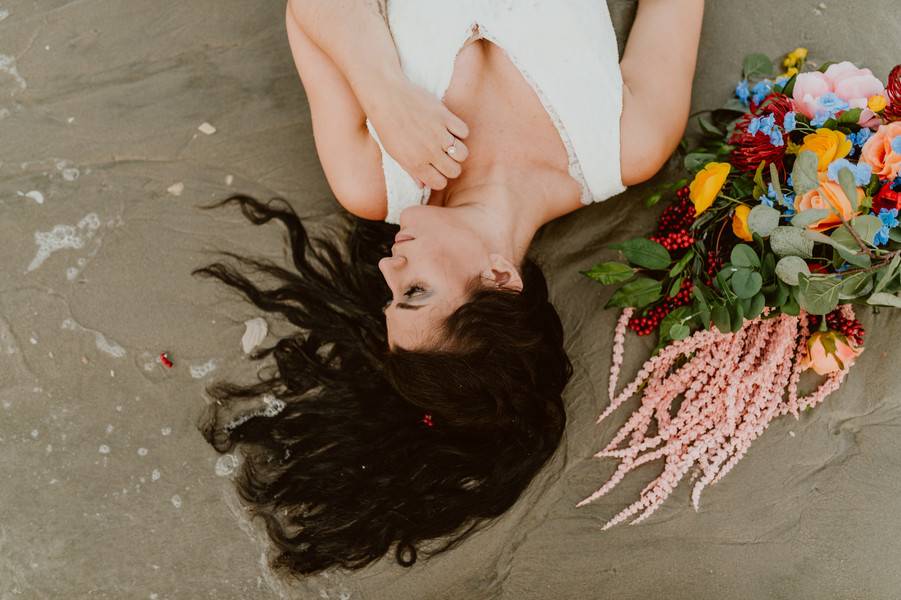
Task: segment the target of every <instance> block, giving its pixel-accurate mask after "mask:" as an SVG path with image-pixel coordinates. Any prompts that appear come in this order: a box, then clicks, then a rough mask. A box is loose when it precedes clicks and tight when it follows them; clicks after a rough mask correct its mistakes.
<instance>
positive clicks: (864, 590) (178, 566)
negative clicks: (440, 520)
mask: <svg viewBox="0 0 901 600" xmlns="http://www.w3.org/2000/svg"><path fill="white" fill-rule="evenodd" d="M707 5H708V7H707V15H706V18H705V24H704V33H703V40H702V43H701V50H700V59H699V65H698V71H697V77H696V82H695V91H694V103H693V104H694V109H695V110H699V109H702V108H714V107H716V106H718V105H720V104H721V103H722V102H723V101H725V100H726V98H727V97H728V96H729V95H730V94H731V90H732V89H733V87H734V85H735V82H736V79H737V76H738V74H739V73H740V68H741V62H742V58H743V56H744V55H745V54H747V53H750V52H758V51H759V52H764V53H766V54H768V55H770V56H772V57H778V56H781V55H782V54H784V53H785V52H787V51H790V50H792V49H793V48H794V47H795V46H806V47H808V48H809V49H810V56H811V58H812V59H813V60H815V61H818V62H823V61H826V60H851V61H854V62H855V63H857V64H858V65H863V66H869V67H871V68H872V69H873V71H874V72H875V74H876V75H877V76H878V77H880V78H882V79H883V80H884V78H885V76H886V75H887V74H888V71H889V70H890V68H891V67H892V66H893V65H895V64H896V63H899V62H901V37H899V36H898V32H899V31H901V11H899V10H898V5H897V0H860V1H855V2H853V3H840V2H837V1H835V0H832V1H829V2H826V3H818V2H814V1H812V0H800V1H798V2H792V3H786V2H781V1H779V0H764V1H757V2H751V1H739V0H715V1H711V2H708V3H707ZM609 6H610V9H611V13H612V15H613V18H614V22H615V26H616V30H617V32H618V34H619V38H620V39H619V41H620V47H622V44H623V42H624V41H625V34H626V32H627V31H628V27H629V24H630V23H631V19H632V17H633V15H634V11H635V6H636V2H635V1H634V0H611V1H610V3H609ZM852 6H853V7H852ZM659 180H660V178H658V181H659ZM650 187H651V184H649V185H647V186H641V187H637V188H634V189H631V190H629V191H628V192H627V193H625V194H623V195H621V196H619V197H616V198H613V199H611V200H609V201H607V202H605V203H602V204H599V205H594V206H591V207H588V208H585V209H582V210H580V211H578V213H577V214H572V215H569V216H568V217H566V218H563V219H560V220H558V221H555V222H553V223H551V224H550V225H548V226H547V227H546V228H545V229H544V230H542V231H541V232H540V235H539V237H538V239H537V240H536V243H535V254H536V256H537V257H538V258H539V260H540V262H541V263H542V264H543V265H544V267H545V273H546V274H547V276H548V281H549V286H550V288H551V293H552V296H553V299H554V302H555V304H556V306H557V307H558V310H559V312H560V315H561V318H562V320H563V322H564V326H565V328H566V333H567V339H568V352H569V354H570V357H571V359H572V361H573V364H574V367H575V375H574V377H573V379H572V381H571V383H570V385H569V387H568V388H567V391H566V394H565V402H566V406H567V415H568V416H567V419H568V422H567V429H566V434H565V436H564V439H563V441H562V443H561V447H560V449H559V451H558V452H557V454H556V455H555V456H554V457H553V459H552V460H551V461H550V463H549V464H548V466H547V467H546V469H544V470H543V471H542V473H541V474H540V475H539V476H538V477H537V478H536V479H535V482H534V484H533V485H532V486H531V487H530V488H529V490H528V491H527V493H526V494H525V495H524V496H523V497H522V498H521V500H520V501H519V502H518V503H517V504H516V506H515V507H514V508H513V509H511V510H510V511H509V512H508V513H507V514H506V515H504V517H503V518H502V519H500V520H499V521H498V522H497V523H496V524H494V526H492V527H491V528H489V529H486V530H485V531H483V532H481V533H479V534H478V535H476V536H475V537H473V538H471V539H470V540H469V541H467V542H466V543H465V544H464V545H463V546H461V547H460V548H458V549H456V550H454V551H451V552H449V553H446V554H444V555H442V556H440V557H438V558H436V559H434V560H432V561H429V562H420V563H417V564H416V565H415V566H414V567H413V568H412V569H403V568H401V567H399V566H398V565H396V564H395V563H394V561H393V558H392V555H389V556H388V557H387V558H385V559H384V560H382V561H380V562H378V563H376V564H374V565H372V566H371V567H370V568H367V569H366V570H363V571H359V572H355V573H342V572H331V573H324V574H321V575H319V576H316V577H310V578H308V579H307V580H305V581H304V582H301V583H289V582H285V581H281V580H279V579H278V578H277V577H275V576H274V575H273V573H272V572H271V571H270V570H269V569H268V567H267V566H266V549H267V547H268V545H267V543H266V542H267V540H266V537H265V534H264V533H263V532H262V530H261V529H260V524H259V523H254V522H251V521H249V520H248V519H247V517H246V514H245V512H246V511H245V510H244V509H243V508H242V506H241V504H240V502H239V501H238V499H237V497H236V496H235V493H234V491H233V487H232V483H231V479H230V478H231V477H232V475H233V474H234V472H235V468H236V467H237V465H238V461H239V459H238V457H237V455H235V454H228V455H219V454H217V453H216V452H215V451H214V450H213V449H212V448H211V447H210V446H209V445H208V444H207V443H206V442H205V441H204V440H203V438H202V437H201V435H200V433H199V432H198V430H197V428H196V426H195V422H196V420H197V418H198V416H199V415H200V414H201V412H202V409H203V407H204V406H205V403H206V402H207V401H208V400H207V399H206V398H205V396H204V391H203V390H204V388H205V387H206V386H208V385H210V384H211V383H213V382H214V381H217V380H220V379H231V380H237V381H245V382H246V381H250V380H251V378H252V377H253V376H254V372H255V369H256V365H255V364H253V363H252V361H250V360H249V359H248V358H247V355H246V354H245V352H244V349H243V348H242V336H243V335H244V333H245V321H248V320H251V319H254V318H257V317H264V318H266V319H267V322H268V326H269V333H268V337H266V338H265V341H264V344H268V343H272V342H273V341H274V340H275V339H277V338H278V336H279V334H280V333H282V334H284V333H285V332H287V331H289V328H286V326H285V324H284V323H277V322H274V321H273V320H272V319H271V318H270V317H269V316H268V315H263V314H260V312H259V311H258V310H256V309H255V308H254V307H253V306H251V305H250V304H248V303H246V302H244V301H243V300H242V299H241V298H240V297H238V296H237V295H236V294H234V293H233V292H231V291H229V290H228V289H226V288H224V286H222V285H219V284H217V283H215V282H213V281H210V280H203V279H199V278H195V277H192V276H191V275H190V272H191V270H192V269H195V268H197V267H199V266H202V265H205V264H208V263H209V262H212V261H213V260H214V259H216V258H217V256H216V254H215V252H216V251H217V250H229V251H233V252H237V253H240V254H243V255H248V256H257V257H266V258H271V259H273V260H276V261H284V260H285V255H284V248H285V236H284V231H283V229H282V228H281V227H280V226H279V225H278V224H269V225H264V226H259V227H256V226H254V225H252V224H250V223H249V222H248V221H246V220H245V219H244V217H243V216H242V215H241V214H240V213H239V211H237V210H236V209H234V208H222V209H217V210H214V211H204V210H201V209H200V208H199V206H201V205H204V204H208V203H210V202H212V201H215V200H217V199H221V198H224V197H226V196H227V195H230V194H233V193H237V192H241V193H245V194H249V195H252V196H255V197H257V198H260V199H268V198H270V197H274V196H279V197H283V198H285V199H287V200H289V201H290V202H291V204H292V206H293V207H294V208H295V210H296V211H297V212H298V213H299V214H300V215H301V216H302V217H304V218H305V219H306V220H307V221H306V222H308V223H309V224H311V226H312V227H314V228H315V227H318V226H319V225H323V226H326V225H328V224H329V223H331V222H334V221H335V219H336V217H337V215H338V213H339V210H340V209H339V207H338V205H337V204H336V203H335V201H334V200H333V198H332V196H331V193H330V191H329V188H328V185H327V183H326V180H325V178H324V176H323V173H322V170H321V167H320V165H319V161H318V159H317V156H316V152H315V148H314V145H313V137H312V130H311V125H310V115H309V109H308V107H307V103H306V99H305V95H304V91H303V87H302V85H301V82H300V79H299V78H298V76H297V72H296V70H295V66H294V63H293V61H292V59H291V54H290V49H289V47H288V42H287V37H286V34H285V27H284V2H265V3H264V2H259V3H249V2H246V1H239V0H192V1H191V2H174V1H171V0H156V1H148V0H127V1H126V0H0V240H2V242H3V244H2V250H0V600H13V599H19V598H22V599H56V598H71V599H80V598H92V599H123V598H139V599H141V598H143V599H150V600H165V599H171V600H175V599H189V600H200V599H203V598H210V599H213V598H215V599H217V600H232V599H235V600H237V599H246V598H255V599H261V600H264V599H268V598H302V599H307V598H309V599H315V598H318V599H323V600H349V599H373V600H374V599H390V600H408V599H453V600H459V599H464V598H465V599H467V600H480V599H483V598H484V599H488V598H491V599H494V598H501V599H505V600H507V599H509V600H528V599H545V598H547V599H551V598H554V599H557V598H585V599H589V598H617V600H631V599H642V600H646V599H649V598H652V599H656V598H668V599H672V600H678V599H693V600H706V599H711V600H713V599H721V598H742V599H745V598H747V599H754V600H756V599H766V600H769V599H782V598H785V599H798V598H817V599H825V598H829V599H861V600H863V599H866V600H882V599H885V600H888V599H895V598H898V597H899V593H901V592H899V590H901V569H899V568H898V557H899V556H901V521H899V519H898V515H899V514H901V435H899V432H901V390H899V387H901V376H899V369H901V360H899V345H898V341H899V339H901V315H899V314H898V311H894V312H892V311H889V310H883V311H882V312H880V313H879V314H874V313H871V312H861V313H860V314H861V317H860V318H861V320H862V321H863V322H864V325H865V326H866V327H867V329H868V332H869V335H868V339H867V349H866V351H865V352H864V354H863V355H862V356H861V357H860V359H859V360H858V364H857V365H856V366H855V367H854V368H853V369H852V371H851V373H850V376H849V378H848V379H847V381H846V382H845V384H844V386H843V387H842V388H841V390H840V391H839V392H837V393H835V394H833V395H832V396H831V397H829V398H828V399H827V400H826V401H825V402H824V403H823V404H821V405H820V406H818V407H816V408H815V409H814V410H811V411H806V412H804V413H802V414H801V418H800V419H799V420H796V419H795V418H793V417H791V416H787V417H783V418H780V419H778V420H776V421H774V422H773V423H772V425H771V426H770V427H769V428H768V429H767V430H766V431H765V432H764V434H763V435H762V437H761V438H760V439H758V440H756V441H755V442H754V444H753V445H752V447H751V450H750V451H749V453H748V454H747V456H745V458H743V459H742V460H741V462H739V463H738V465H737V466H736V467H735V468H734V469H733V470H732V471H731V472H730V473H729V475H728V476H726V477H725V478H724V479H723V480H722V481H720V482H719V483H718V484H717V485H715V486H713V487H710V488H707V489H705V491H704V493H703V495H702V496H701V505H700V510H699V511H698V512H696V511H695V510H694V509H693V508H692V506H691V501H690V496H689V494H690V488H689V485H688V481H687V479H686V480H683V482H682V483H681V484H680V485H679V487H678V488H677V489H676V490H675V492H674V493H673V494H672V495H671V496H670V498H669V499H668V500H667V502H666V503H665V505H664V506H663V507H662V508H661V509H660V510H658V511H657V512H656V513H655V514H654V515H653V516H651V517H650V518H648V519H647V520H645V521H643V522H642V523H640V524H639V525H636V526H629V525H626V524H622V525H619V526H617V527H614V528H612V529H609V530H606V531H601V526H602V525H603V524H604V523H605V522H606V521H607V520H608V519H610V518H611V517H612V516H613V515H615V514H616V513H618V512H619V511H620V510H621V509H623V508H625V507H626V506H627V505H629V504H631V503H632V502H633V501H634V500H635V499H637V498H638V495H639V492H640V490H641V489H642V488H643V487H644V486H645V485H646V484H647V483H648V482H649V481H650V480H651V478H653V477H655V476H656V474H657V473H659V471H660V469H661V467H662V464H661V463H660V461H658V462H656V463H652V464H650V465H647V466H644V467H642V468H640V469H639V470H638V471H637V472H634V473H631V474H630V475H629V476H627V477H626V479H625V480H624V481H623V482H622V483H620V484H619V485H618V486H617V487H616V488H615V489H614V490H613V491H612V492H611V493H610V494H608V495H606V496H603V497H602V498H600V499H599V500H597V501H595V502H594V503H592V504H589V505H587V506H584V507H581V508H576V506H575V505H576V503H577V502H579V501H580V500H581V499H582V498H584V497H586V496H587V495H589V494H590V493H592V492H593V491H594V490H595V489H597V488H598V487H600V485H601V484H602V483H603V482H605V481H606V480H607V478H608V477H609V476H610V475H611V473H612V472H613V470H614V468H615V467H616V464H617V462H616V461H615V460H613V459H603V458H600V459H599V458H592V454H594V453H595V452H597V451H598V450H600V449H601V448H602V447H603V446H604V445H606V443H607V442H608V441H609V439H610V438H611V437H612V435H613V433H614V432H615V431H616V430H617V429H618V428H619V427H620V425H621V424H622V423H623V422H625V420H626V418H627V417H628V415H629V414H631V412H632V410H633V409H634V408H635V407H636V406H637V402H635V401H632V402H629V403H628V404H627V405H626V406H624V407H621V408H620V409H619V410H618V411H617V412H616V413H614V414H613V415H612V416H611V417H610V418H608V419H606V420H605V421H604V422H603V423H602V424H600V425H596V424H595V419H596V417H597V416H598V415H599V414H600V413H601V412H602V411H603V409H604V408H605V407H606V406H607V403H608V398H607V392H606V389H607V374H608V369H609V366H610V360H611V358H610V351H611V343H612V328H613V326H614V323H615V321H616V318H617V316H618V315H617V313H616V312H615V311H613V310H604V309H603V305H604V303H605V301H606V299H607V298H608V297H609V295H610V293H611V291H612V290H611V289H610V288H604V287H602V286H599V285H597V284H595V283H592V282H590V281H588V280H587V279H586V278H585V277H583V276H581V275H580V274H579V271H581V270H584V269H586V268H588V267H590V266H591V265H592V264H594V263H595V262H597V261H599V260H609V259H611V258H613V257H614V254H613V252H612V251H611V250H608V249H605V248H604V246H605V245H606V244H608V243H612V242H615V241H621V240H624V239H627V238H630V237H634V236H638V235H643V234H645V233H646V232H648V231H650V230H651V227H652V225H653V223H654V219H655V217H656V214H657V212H658V210H657V209H655V210H647V209H644V208H643V205H642V203H641V200H642V199H643V198H644V197H645V196H646V195H647V194H648V193H649V192H648V190H649V189H650ZM651 346H652V343H651V341H650V340H648V339H644V338H643V339H638V338H635V337H633V336H630V337H629V338H628V342H627V348H626V362H625V365H624V374H625V375H626V376H628V375H629V374H633V373H635V372H636V371H637V369H638V367H639V366H640V364H641V362H643V361H644V360H645V359H646V358H647V356H648V355H649V352H650V349H651ZM163 352H167V353H168V355H167V356H168V358H169V359H171V361H172V366H171V368H170V367H167V366H166V365H164V364H163V361H161V359H160V355H161V353H163Z"/></svg>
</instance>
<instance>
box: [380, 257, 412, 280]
mask: <svg viewBox="0 0 901 600" xmlns="http://www.w3.org/2000/svg"><path fill="white" fill-rule="evenodd" d="M406 262H407V259H406V258H405V257H403V256H386V257H385V258H383V259H381V260H380V261H379V270H380V271H381V272H382V275H384V276H385V278H386V279H387V278H388V275H389V273H391V272H393V271H396V270H397V269H399V268H400V267H402V266H404V264H405V263H406Z"/></svg>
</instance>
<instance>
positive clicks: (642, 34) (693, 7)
mask: <svg viewBox="0 0 901 600" xmlns="http://www.w3.org/2000/svg"><path fill="white" fill-rule="evenodd" d="M703 16H704V0H639V2H638V12H637V14H636V15H635V22H634V23H633V24H632V30H631V32H630V33H629V39H628V41H627V43H626V48H625V52H624V53H623V59H622V61H621V62H620V69H621V71H622V74H623V82H624V84H625V85H626V86H627V87H628V89H629V90H630V91H631V92H632V93H633V94H635V95H645V96H647V97H654V98H657V100H658V101H659V102H664V103H665V104H667V105H668V106H666V107H665V109H664V108H663V107H661V110H666V111H668V112H671V113H672V114H674V115H679V116H681V117H682V118H683V119H687V118H688V111H689V105H690V103H691V84H692V80H693V79H694V73H695V64H696V62H697V56H698V42H699V39H700V36H701V21H702V19H703Z"/></svg>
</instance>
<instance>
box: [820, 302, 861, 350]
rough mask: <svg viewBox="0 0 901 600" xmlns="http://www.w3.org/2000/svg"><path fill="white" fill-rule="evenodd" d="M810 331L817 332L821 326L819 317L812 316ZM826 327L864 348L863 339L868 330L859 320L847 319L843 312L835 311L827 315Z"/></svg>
mask: <svg viewBox="0 0 901 600" xmlns="http://www.w3.org/2000/svg"><path fill="white" fill-rule="evenodd" d="M808 318H809V320H810V330H811V331H816V330H817V329H818V328H819V326H820V317H819V315H810V316H809V317H808ZM826 326H827V327H828V328H829V329H831V330H832V331H837V332H839V333H840V334H842V335H844V336H845V337H847V338H848V339H850V340H853V341H854V343H855V344H857V345H858V346H863V338H864V335H866V330H865V329H864V328H863V325H861V324H860V321H858V320H857V319H846V318H845V317H844V316H842V313H841V311H838V310H834V311H832V312H831V313H829V314H827V315H826Z"/></svg>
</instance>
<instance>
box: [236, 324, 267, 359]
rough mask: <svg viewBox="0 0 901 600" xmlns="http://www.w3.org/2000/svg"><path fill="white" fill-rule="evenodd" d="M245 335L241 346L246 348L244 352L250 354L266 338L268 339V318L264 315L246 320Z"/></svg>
mask: <svg viewBox="0 0 901 600" xmlns="http://www.w3.org/2000/svg"><path fill="white" fill-rule="evenodd" d="M244 327H245V328H246V329H245V330H244V337H242V338H241V347H242V348H244V354H250V351H251V350H253V349H254V348H256V347H257V346H259V345H260V344H261V343H262V342H263V340H264V339H266V335H268V333H269V325H267V324H266V319H264V318H262V317H256V318H255V319H249V320H247V321H244Z"/></svg>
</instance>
